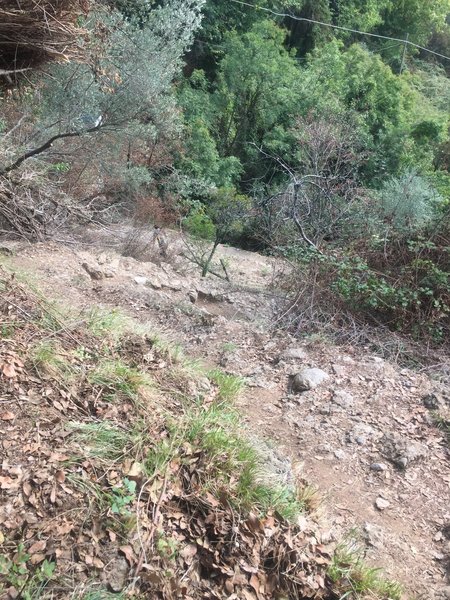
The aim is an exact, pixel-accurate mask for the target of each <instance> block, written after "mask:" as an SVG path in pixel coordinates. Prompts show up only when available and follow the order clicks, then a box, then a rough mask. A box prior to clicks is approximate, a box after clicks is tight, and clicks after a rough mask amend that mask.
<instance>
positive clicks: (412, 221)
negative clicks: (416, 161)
mask: <svg viewBox="0 0 450 600" xmlns="http://www.w3.org/2000/svg"><path fill="white" fill-rule="evenodd" d="M441 202H442V200H441V198H440V197H439V195H438V194H437V192H436V190H435V189H434V188H433V187H432V186H431V185H430V184H429V182H428V181H427V180H426V179H424V178H423V177H420V176H418V175H417V174H416V173H414V172H406V173H404V174H403V175H402V176H401V177H397V178H391V179H389V180H388V181H386V182H385V184H384V185H383V187H382V188H381V190H380V195H379V209H380V212H381V215H382V217H383V219H384V220H385V222H386V224H387V225H388V226H390V227H392V228H393V229H394V231H396V232H398V233H400V234H401V235H412V234H413V233H414V232H419V231H420V230H422V229H423V228H424V227H425V226H426V225H428V224H429V223H430V221H431V220H432V219H433V217H434V216H435V215H436V212H437V207H438V206H439V203H441Z"/></svg>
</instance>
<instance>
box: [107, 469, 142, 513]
mask: <svg viewBox="0 0 450 600" xmlns="http://www.w3.org/2000/svg"><path fill="white" fill-rule="evenodd" d="M135 499H136V482H135V481H130V480H129V479H127V478H126V477H125V478H124V479H123V481H122V485H120V486H114V487H113V488H111V497H110V504H111V512H112V513H113V514H114V515H120V516H123V517H129V516H131V513H130V511H129V507H130V505H131V504H133V502H134V501H135Z"/></svg>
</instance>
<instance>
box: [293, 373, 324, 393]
mask: <svg viewBox="0 0 450 600" xmlns="http://www.w3.org/2000/svg"><path fill="white" fill-rule="evenodd" d="M327 379H329V375H328V374H327V373H325V371H322V369H317V368H313V369H304V370H303V371H301V372H300V373H297V374H296V375H294V376H293V378H292V383H291V389H292V392H294V393H301V392H306V391H308V390H314V389H315V388H317V387H318V386H319V385H321V384H322V383H323V382H324V381H326V380H327Z"/></svg>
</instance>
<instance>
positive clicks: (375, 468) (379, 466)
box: [370, 463, 387, 473]
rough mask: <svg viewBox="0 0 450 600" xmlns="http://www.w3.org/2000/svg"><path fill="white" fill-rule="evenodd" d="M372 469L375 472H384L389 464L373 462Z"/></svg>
mask: <svg viewBox="0 0 450 600" xmlns="http://www.w3.org/2000/svg"><path fill="white" fill-rule="evenodd" d="M370 470H371V471H374V472H375V473H382V472H383V471H387V465H385V464H384V463H372V464H371V465H370Z"/></svg>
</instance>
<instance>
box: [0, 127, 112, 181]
mask: <svg viewBox="0 0 450 600" xmlns="http://www.w3.org/2000/svg"><path fill="white" fill-rule="evenodd" d="M100 128H101V126H100V125H98V126H97V127H91V129H85V130H84V131H67V132H66V133H58V134H56V135H54V136H52V137H51V138H50V139H48V140H47V141H46V142H44V143H43V144H42V145H41V146H38V147H37V148H33V150H29V151H28V152H25V154H22V156H19V158H17V159H16V160H15V161H14V162H13V163H11V164H9V165H8V166H7V167H5V168H4V169H1V170H0V175H7V174H8V173H10V172H11V171H14V170H15V169H17V168H18V167H20V165H21V164H22V163H23V162H25V161H26V160H28V159H29V158H32V157H33V156H37V155H39V154H42V153H43V152H45V151H46V150H49V149H50V148H51V147H52V146H53V144H54V143H55V142H56V141H57V140H62V139H65V138H71V137H80V136H82V135H84V134H85V133H94V132H95V131H99V130H100Z"/></svg>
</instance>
